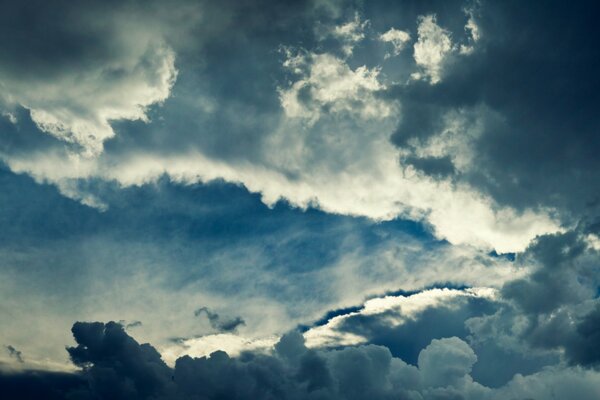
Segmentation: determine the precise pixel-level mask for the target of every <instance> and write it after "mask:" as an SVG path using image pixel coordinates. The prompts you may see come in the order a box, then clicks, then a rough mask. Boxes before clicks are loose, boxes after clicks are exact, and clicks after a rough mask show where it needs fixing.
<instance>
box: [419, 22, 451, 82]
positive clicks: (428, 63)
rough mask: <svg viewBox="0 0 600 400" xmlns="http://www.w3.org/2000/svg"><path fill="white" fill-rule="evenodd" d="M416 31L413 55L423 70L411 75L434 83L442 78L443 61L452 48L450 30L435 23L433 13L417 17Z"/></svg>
mask: <svg viewBox="0 0 600 400" xmlns="http://www.w3.org/2000/svg"><path fill="white" fill-rule="evenodd" d="M417 33H418V39H417V42H416V43H415V45H414V57H415V62H416V63H417V65H418V66H419V67H421V68H422V69H423V72H422V73H419V72H416V73H414V74H413V75H412V76H413V78H415V79H422V78H425V79H429V81H430V82H431V83H432V84H436V83H438V82H440V80H441V79H442V71H443V67H444V63H445V62H446V58H447V57H448V55H450V54H451V53H452V50H453V48H454V45H453V44H452V40H451V39H450V32H448V31H447V30H445V29H444V28H442V27H440V26H439V25H438V24H437V19H436V16H435V15H426V16H422V17H420V18H419V28H418V30H417Z"/></svg>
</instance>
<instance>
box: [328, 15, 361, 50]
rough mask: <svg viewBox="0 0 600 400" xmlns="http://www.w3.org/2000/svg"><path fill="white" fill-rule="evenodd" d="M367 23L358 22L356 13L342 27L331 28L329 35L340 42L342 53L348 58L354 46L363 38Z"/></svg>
mask: <svg viewBox="0 0 600 400" xmlns="http://www.w3.org/2000/svg"><path fill="white" fill-rule="evenodd" d="M368 24H369V21H368V20H367V21H362V22H361V20H360V16H359V15H358V13H355V14H354V19H353V20H352V21H349V22H347V23H345V24H343V25H338V26H335V27H334V28H333V30H332V31H331V35H332V36H333V37H335V38H337V39H338V40H340V42H342V51H343V53H344V54H345V55H346V56H347V57H349V56H351V55H352V53H353V51H354V46H355V45H356V44H357V43H359V42H360V41H362V40H363V39H364V38H365V33H364V30H365V28H366V27H367V25H368Z"/></svg>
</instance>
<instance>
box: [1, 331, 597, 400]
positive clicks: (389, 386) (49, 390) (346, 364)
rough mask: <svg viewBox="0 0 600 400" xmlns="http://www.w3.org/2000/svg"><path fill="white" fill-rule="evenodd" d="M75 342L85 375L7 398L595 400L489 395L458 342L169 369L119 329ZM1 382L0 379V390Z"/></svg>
mask: <svg viewBox="0 0 600 400" xmlns="http://www.w3.org/2000/svg"><path fill="white" fill-rule="evenodd" d="M73 334H74V337H75V340H76V341H77V346H75V347H69V348H68V349H67V350H68V352H69V354H70V356H71V358H72V360H73V362H74V363H75V364H76V365H79V366H81V367H82V371H81V373H79V374H70V375H64V376H58V375H52V374H51V373H41V374H38V376H37V377H36V376H35V375H31V373H21V374H20V375H19V374H17V375H14V374H13V375H11V376H10V381H9V382H11V385H10V386H7V387H6V389H4V394H5V395H7V396H8V398H17V397H18V398H23V397H19V396H20V395H21V394H23V393H27V391H28V390H31V387H30V386H28V385H31V383H32V382H38V392H37V394H38V395H42V396H47V397H44V398H57V397H58V398H60V397H59V396H62V397H64V398H82V399H88V398H98V399H121V398H123V399H125V398H127V399H150V398H152V399H165V400H166V399H197V398H204V399H253V398H263V399H280V398H288V399H356V400H358V399H365V398H376V399H392V398H400V399H427V400H429V399H439V398H461V399H473V400H475V399H478V400H486V399H490V400H495V399H505V398H526V397H527V396H530V395H531V394H532V393H534V394H535V398H537V399H540V400H545V399H551V398H554V397H553V396H554V395H560V396H562V395H564V394H567V393H576V394H577V395H578V397H577V398H579V399H593V398H595V397H594V396H595V395H596V394H597V390H598V388H599V386H598V385H600V374H598V373H597V372H593V371H585V370H582V369H577V368H559V369H546V370H544V371H542V372H539V373H536V374H531V375H528V376H517V377H516V378H515V379H513V380H511V381H510V382H508V383H507V384H506V385H504V386H502V387H500V388H497V389H491V388H488V387H485V386H482V385H480V384H478V383H477V382H475V381H473V379H472V378H471V376H470V371H471V369H472V367H473V364H474V363H476V362H477V355H476V354H475V352H474V351H473V350H472V349H471V347H470V346H469V345H468V344H467V343H466V342H464V341H462V340H460V339H458V338H456V337H450V338H443V339H439V340H433V341H432V342H431V343H430V344H429V345H428V346H427V347H425V349H423V350H422V351H421V353H420V354H419V360H418V365H417V366H411V365H408V364H406V363H405V362H404V361H402V360H401V359H399V358H394V357H393V356H392V355H391V353H390V352H389V350H388V349H387V348H385V347H382V346H375V345H367V346H359V347H346V348H342V349H337V350H310V349H307V348H306V347H305V345H304V342H303V338H302V336H301V335H300V334H299V333H297V332H292V333H289V334H287V335H285V336H284V337H283V338H282V339H281V340H280V342H279V343H278V344H277V345H276V346H275V351H274V352H273V353H272V354H270V355H266V354H252V353H245V354H243V355H241V356H240V357H239V358H231V357H229V356H228V355H227V354H226V353H224V352H222V351H218V352H215V353H213V354H211V355H210V357H201V358H191V357H189V356H183V357H181V358H179V359H178V360H177V361H176V363H175V366H174V368H170V367H168V366H167V365H166V364H164V362H162V360H161V359H160V356H159V355H158V353H157V352H156V351H155V350H154V348H153V347H152V346H150V345H148V344H141V345H140V344H138V343H137V342H136V341H135V340H134V339H133V338H131V337H130V336H128V335H127V334H126V333H125V331H124V329H123V327H122V326H121V325H119V324H116V323H112V322H109V323H107V324H102V323H98V322H96V323H81V322H78V323H76V324H75V325H74V326H73ZM7 377H9V376H7V375H6V374H0V381H6V379H7ZM40 380H42V381H44V382H45V383H44V385H39V382H40ZM65 380H67V382H68V383H65ZM81 380H85V382H87V385H85V386H84V385H82V381H81ZM57 395H58V396H57Z"/></svg>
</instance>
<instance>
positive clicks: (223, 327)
mask: <svg viewBox="0 0 600 400" xmlns="http://www.w3.org/2000/svg"><path fill="white" fill-rule="evenodd" d="M202 314H204V315H206V318H208V322H209V323H210V326H211V327H212V328H213V329H216V330H217V331H219V332H235V331H236V330H237V328H238V327H240V326H241V325H246V322H245V321H244V320H243V319H242V317H235V318H232V319H222V318H221V316H220V315H219V314H217V313H216V312H213V311H211V310H210V309H209V308H208V307H200V308H199V309H197V310H196V311H194V315H195V316H196V317H198V316H200V315H202Z"/></svg>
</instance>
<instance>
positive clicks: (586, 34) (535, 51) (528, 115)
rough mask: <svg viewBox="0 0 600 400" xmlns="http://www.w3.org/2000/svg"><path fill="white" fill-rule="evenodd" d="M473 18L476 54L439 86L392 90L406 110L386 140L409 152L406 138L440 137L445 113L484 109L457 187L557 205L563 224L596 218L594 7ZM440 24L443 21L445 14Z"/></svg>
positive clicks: (481, 12)
mask: <svg viewBox="0 0 600 400" xmlns="http://www.w3.org/2000/svg"><path fill="white" fill-rule="evenodd" d="M474 10H475V11H474V15H475V21H476V23H477V25H478V26H479V29H480V32H481V40H480V42H478V43H477V45H476V46H477V49H476V51H475V52H474V53H473V54H471V55H469V57H465V58H457V59H456V60H454V61H453V62H452V64H450V65H448V66H447V69H446V71H445V72H446V74H447V75H446V76H445V77H444V78H443V79H442V81H441V82H440V83H438V84H436V85H429V84H426V83H423V82H415V83H413V84H410V85H408V86H402V87H397V88H396V89H392V91H391V92H394V91H395V92H394V93H395V94H394V96H396V97H397V98H398V99H400V101H401V102H402V104H403V106H404V107H405V110H406V111H405V118H403V120H402V121H401V123H400V126H399V127H398V130H397V133H396V134H395V135H394V137H393V138H392V140H393V141H394V142H395V143H396V144H397V145H398V146H400V147H404V148H410V145H409V144H407V143H408V142H409V140H410V139H411V138H413V139H417V140H426V139H427V138H429V137H431V136H433V135H435V133H436V132H439V130H440V129H441V127H442V126H443V125H444V122H443V121H444V120H443V119H444V117H445V114H446V113H447V112H449V111H457V110H463V111H464V110H475V109H476V108H478V107H482V106H484V107H485V108H486V109H487V110H488V111H486V112H482V111H474V115H476V116H477V115H479V116H478V118H479V120H480V121H481V122H482V123H483V127H482V133H481V135H480V136H479V137H478V138H476V139H475V143H474V147H473V150H472V151H473V155H474V160H473V166H472V168H470V169H468V170H466V171H461V172H460V175H461V176H460V179H461V180H463V181H466V182H469V183H470V184H472V185H474V186H475V187H477V188H479V189H481V190H482V191H484V192H487V193H489V194H491V195H492V196H493V198H494V199H496V200H497V201H498V202H499V203H500V204H505V205H510V206H514V207H517V208H518V209H523V208H526V207H537V206H546V207H557V208H558V209H559V210H560V212H561V213H562V214H561V216H562V217H564V218H565V220H570V219H571V218H574V219H575V220H579V219H580V218H586V217H590V216H591V217H594V216H595V215H597V213H598V209H597V204H598V203H597V200H598V198H599V196H600V192H599V191H598V185H597V184H596V182H598V181H599V180H600V173H599V171H600V164H599V162H600V161H599V160H600V158H598V157H597V155H596V150H597V149H598V147H599V146H600V141H599V139H598V138H600V136H599V135H598V133H599V132H600V119H599V118H598V113H597V110H598V108H599V107H600V97H599V96H600V76H599V75H598V73H597V71H598V69H599V67H600V51H599V50H598V46H597V43H596V40H595V38H596V37H597V36H598V24H597V23H596V15H597V11H598V7H597V5H595V4H594V3H592V2H574V3H567V2H561V1H550V2H544V3H536V4H529V5H527V7H523V5H522V3H520V2H516V1H508V2H480V3H474ZM438 21H439V22H440V24H442V25H444V24H447V23H450V20H449V19H447V18H446V19H444V16H443V15H442V16H440V17H439V18H438ZM453 32H456V31H453ZM413 162H414V160H413ZM421 162H422V163H426V162H427V160H422V161H421ZM415 167H416V168H419V167H418V164H417V165H415ZM422 170H423V171H424V172H426V173H427V172H428V171H427V169H422ZM445 171H450V172H452V170H451V169H449V168H448V167H447V168H446V169H445ZM429 173H430V174H431V175H433V176H436V175H438V176H439V175H440V173H439V171H437V170H436V169H432V170H431V171H430V172H429ZM456 173H458V172H456ZM456 173H455V174H456ZM594 204H596V206H595V205H594Z"/></svg>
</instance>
